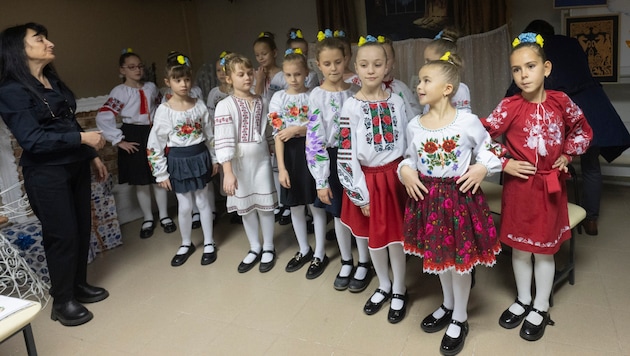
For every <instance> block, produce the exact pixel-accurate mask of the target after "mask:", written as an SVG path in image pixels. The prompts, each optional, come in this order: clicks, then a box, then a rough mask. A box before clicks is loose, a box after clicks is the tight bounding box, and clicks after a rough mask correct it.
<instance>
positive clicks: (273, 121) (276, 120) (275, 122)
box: [267, 111, 286, 131]
mask: <svg viewBox="0 0 630 356" xmlns="http://www.w3.org/2000/svg"><path fill="white" fill-rule="evenodd" d="M267 117H268V118H269V124H270V125H271V127H273V129H274V131H280V130H282V129H284V128H285V127H286V126H285V124H284V121H283V120H282V116H280V114H278V113H277V112H275V111H274V112H270V113H269V114H268V115H267Z"/></svg>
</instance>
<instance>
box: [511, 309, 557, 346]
mask: <svg viewBox="0 0 630 356" xmlns="http://www.w3.org/2000/svg"><path fill="white" fill-rule="evenodd" d="M531 311H532V312H534V313H538V314H540V316H542V317H543V320H542V322H541V323H540V325H534V324H532V323H530V322H529V321H527V320H525V321H524V322H523V326H522V327H521V332H520V333H519V335H521V337H522V338H523V339H525V340H527V341H536V340H540V338H541V337H543V335H545V328H546V327H547V325H554V324H555V322H554V321H553V320H551V316H550V315H549V313H548V312H544V311H540V310H538V309H534V308H532V310H531Z"/></svg>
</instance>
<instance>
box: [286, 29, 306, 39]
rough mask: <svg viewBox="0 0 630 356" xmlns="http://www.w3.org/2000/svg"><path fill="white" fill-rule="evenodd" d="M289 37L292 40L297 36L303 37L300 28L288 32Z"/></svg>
mask: <svg viewBox="0 0 630 356" xmlns="http://www.w3.org/2000/svg"><path fill="white" fill-rule="evenodd" d="M289 37H290V38H291V39H292V40H296V39H298V38H300V39H304V37H303V36H302V30H297V31H291V33H290V34H289Z"/></svg>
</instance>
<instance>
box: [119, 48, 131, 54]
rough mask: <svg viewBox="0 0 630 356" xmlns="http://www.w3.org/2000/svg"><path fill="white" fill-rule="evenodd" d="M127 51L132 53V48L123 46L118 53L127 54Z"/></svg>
mask: <svg viewBox="0 0 630 356" xmlns="http://www.w3.org/2000/svg"><path fill="white" fill-rule="evenodd" d="M127 53H133V49H131V47H127V48H123V50H122V51H121V52H120V54H127Z"/></svg>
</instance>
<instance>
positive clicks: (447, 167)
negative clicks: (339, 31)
mask: <svg viewBox="0 0 630 356" xmlns="http://www.w3.org/2000/svg"><path fill="white" fill-rule="evenodd" d="M460 63H461V62H460V60H459V58H458V57H457V56H455V55H451V54H450V52H447V53H446V54H445V55H444V56H442V57H441V58H440V59H439V60H437V61H430V62H428V63H427V64H425V65H424V66H422V68H421V69H420V73H419V78H420V84H418V87H417V92H418V97H419V99H420V104H421V105H429V107H430V110H429V111H428V112H427V113H426V114H423V115H421V116H416V117H415V118H414V119H412V120H411V121H410V122H409V125H408V127H407V145H408V146H407V147H408V148H407V151H406V153H405V159H404V160H403V161H402V162H401V163H400V165H399V171H398V172H399V177H400V180H401V182H402V183H403V184H404V185H405V188H406V190H407V193H408V194H409V197H410V198H409V199H408V201H407V205H406V208H405V217H404V225H403V233H404V235H405V252H407V253H409V254H414V255H418V256H421V257H424V262H423V264H424V268H423V269H424V272H427V273H434V274H438V275H439V277H440V283H441V285H442V293H443V295H444V302H443V304H442V305H441V306H440V307H439V308H438V309H437V310H436V311H435V312H434V313H432V314H430V315H428V316H427V317H426V318H425V319H424V320H423V321H422V324H421V328H422V329H423V330H424V331H426V332H429V333H432V332H437V331H440V330H442V329H444V328H445V327H447V326H448V329H447V330H446V334H445V335H444V337H443V339H442V344H441V352H442V353H443V354H444V355H455V354H457V353H459V352H460V351H461V350H462V348H463V347H464V341H465V338H466V335H467V334H468V322H467V319H468V314H467V310H466V309H467V305H468V296H469V294H470V287H471V271H472V269H473V267H474V266H475V265H478V264H483V265H486V266H493V265H494V264H495V262H496V258H495V255H496V254H498V253H499V252H500V250H501V248H500V243H499V240H498V237H497V232H496V229H495V227H494V223H493V220H492V216H491V215H490V209H489V208H488V204H487V203H486V200H485V198H484V196H483V193H482V192H481V190H480V189H479V184H480V183H481V181H482V180H483V179H484V177H486V176H487V175H489V174H492V173H496V172H499V171H501V162H500V161H499V158H498V157H497V156H496V155H495V154H494V153H493V151H492V150H491V149H490V148H491V147H493V146H491V139H490V135H489V134H488V133H487V132H486V130H484V128H483V125H481V122H480V121H479V119H478V118H477V116H476V115H474V114H470V113H467V112H464V111H462V110H458V109H455V108H454V107H453V106H452V105H451V104H450V101H451V97H452V96H453V94H454V93H456V92H457V87H458V86H459V64H460ZM473 158H474V159H475V161H476V163H475V164H471V160H472V159H473Z"/></svg>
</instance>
